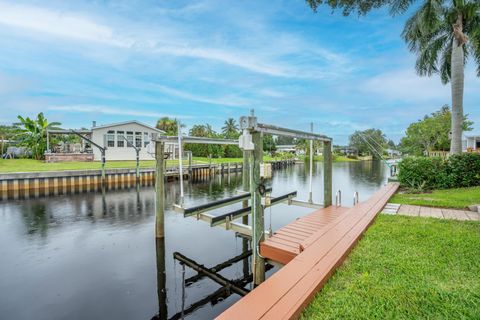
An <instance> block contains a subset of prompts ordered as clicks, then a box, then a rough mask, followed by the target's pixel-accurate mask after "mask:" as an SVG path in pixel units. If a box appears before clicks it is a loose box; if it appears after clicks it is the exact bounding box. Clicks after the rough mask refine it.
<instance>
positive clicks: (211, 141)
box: [153, 135, 238, 146]
mask: <svg viewBox="0 0 480 320" xmlns="http://www.w3.org/2000/svg"><path fill="white" fill-rule="evenodd" d="M153 140H154V141H161V142H168V143H169V144H178V136H160V135H156V136H154V138H153ZM181 140H182V143H192V144H219V145H236V146H238V140H231V139H216V138H205V137H188V136H187V137H182V138H181Z"/></svg>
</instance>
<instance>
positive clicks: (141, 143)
mask: <svg viewBox="0 0 480 320" xmlns="http://www.w3.org/2000/svg"><path fill="white" fill-rule="evenodd" d="M75 131H76V132H77V133H79V134H81V135H83V136H84V137H86V138H88V139H90V140H91V141H92V142H94V143H95V144H97V145H99V146H101V147H106V151H105V159H106V160H107V161H115V160H135V159H136V152H135V149H134V148H132V147H130V146H131V145H134V146H135V147H137V148H140V152H139V156H140V160H154V159H155V155H154V154H153V153H154V148H152V147H150V148H149V144H150V142H151V140H152V137H153V135H154V134H160V135H161V134H164V132H163V131H162V130H159V129H157V128H154V127H151V126H149V125H146V124H144V123H141V122H139V121H136V120H131V121H124V122H118V123H112V124H105V125H100V126H97V125H96V123H95V121H94V122H93V126H92V128H91V129H90V130H75ZM54 134H60V135H61V134H72V131H71V130H49V131H48V132H47V151H46V152H45V160H46V161H47V162H61V161H92V160H93V161H101V158H102V156H101V152H100V150H99V148H97V147H95V146H92V145H91V143H89V142H88V141H87V140H85V139H82V140H81V143H75V144H68V143H67V144H61V145H52V146H50V145H49V136H52V135H54ZM127 141H128V142H127ZM152 146H153V144H152ZM165 152H166V153H167V154H169V158H170V159H176V158H177V155H178V146H177V144H176V143H167V144H165Z"/></svg>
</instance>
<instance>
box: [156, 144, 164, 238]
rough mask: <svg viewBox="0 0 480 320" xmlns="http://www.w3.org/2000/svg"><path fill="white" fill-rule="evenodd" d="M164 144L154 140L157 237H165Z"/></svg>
mask: <svg viewBox="0 0 480 320" xmlns="http://www.w3.org/2000/svg"><path fill="white" fill-rule="evenodd" d="M164 156H165V144H164V143H163V142H160V141H157V142H155V159H156V175H155V214H156V220H155V236H156V237H157V238H163V237H165V181H164V177H165V171H164V170H165V167H164V166H165V157H164Z"/></svg>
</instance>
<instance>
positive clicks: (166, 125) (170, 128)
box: [156, 117, 178, 136]
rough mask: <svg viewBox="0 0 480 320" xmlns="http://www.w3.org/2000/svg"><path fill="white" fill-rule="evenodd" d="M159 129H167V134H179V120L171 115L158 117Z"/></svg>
mask: <svg viewBox="0 0 480 320" xmlns="http://www.w3.org/2000/svg"><path fill="white" fill-rule="evenodd" d="M156 127H157V129H160V130H162V131H165V134H166V135H167V136H176V135H177V134H178V120H177V119H172V118H170V117H162V118H160V119H158V121H157V125H156Z"/></svg>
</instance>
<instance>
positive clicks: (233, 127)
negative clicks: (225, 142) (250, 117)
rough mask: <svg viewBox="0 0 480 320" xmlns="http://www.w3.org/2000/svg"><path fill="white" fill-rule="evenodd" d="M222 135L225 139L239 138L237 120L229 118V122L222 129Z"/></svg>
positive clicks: (226, 121)
mask: <svg viewBox="0 0 480 320" xmlns="http://www.w3.org/2000/svg"><path fill="white" fill-rule="evenodd" d="M222 133H223V135H224V136H225V138H229V139H235V138H237V137H238V125H237V122H236V121H235V119H233V118H228V120H225V125H224V126H223V127H222Z"/></svg>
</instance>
